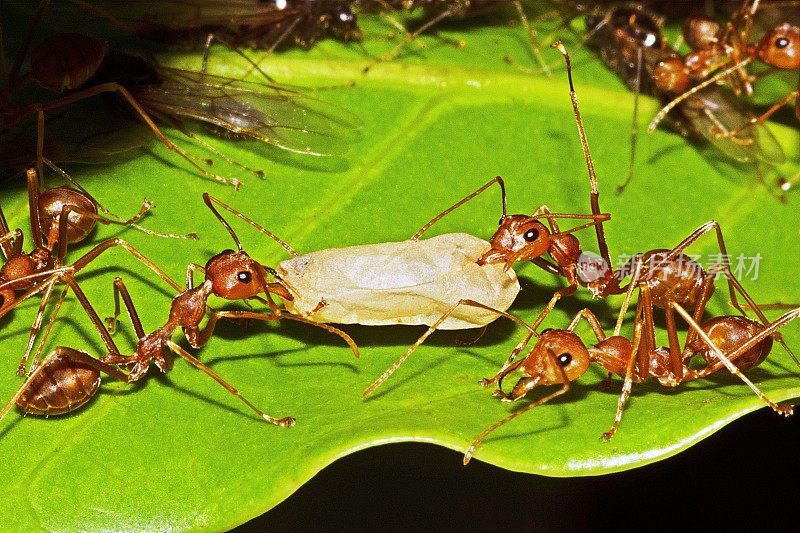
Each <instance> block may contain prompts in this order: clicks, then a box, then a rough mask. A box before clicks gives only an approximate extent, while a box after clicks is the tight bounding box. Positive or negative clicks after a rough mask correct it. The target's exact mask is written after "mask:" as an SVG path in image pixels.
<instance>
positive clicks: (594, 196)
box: [550, 41, 611, 265]
mask: <svg viewBox="0 0 800 533" xmlns="http://www.w3.org/2000/svg"><path fill="white" fill-rule="evenodd" d="M550 47H551V48H555V49H556V50H558V51H559V52H561V55H563V56H564V62H565V63H566V64H567V79H568V80H569V99H570V101H571V102H572V111H573V112H574V114H575V122H576V123H577V124H578V134H579V135H580V138H581V148H582V149H583V158H584V159H585V160H586V169H587V170H588V171H589V184H590V185H591V193H590V197H589V200H590V203H591V205H592V213H593V214H599V213H600V192H599V191H598V188H597V174H596V173H595V170H594V162H593V161H592V154H591V152H590V151H589V141H588V140H587V139H586V130H585V129H584V127H583V119H582V118H581V111H580V107H579V106H578V95H577V93H576V92H575V86H574V85H573V83H572V61H571V60H570V57H569V53H567V49H566V48H565V47H564V45H563V43H562V42H561V41H556V42H554V43H553V44H551V45H550ZM595 232H596V233H597V243H598V246H599V247H600V255H601V256H602V257H603V259H604V260H605V261H606V262H607V263H608V264H609V265H610V264H611V258H610V256H609V253H608V245H607V244H606V238H605V231H604V230H603V225H602V224H598V225H596V226H595Z"/></svg>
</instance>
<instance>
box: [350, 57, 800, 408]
mask: <svg viewBox="0 0 800 533" xmlns="http://www.w3.org/2000/svg"><path fill="white" fill-rule="evenodd" d="M553 47H554V48H556V49H558V50H559V51H560V52H561V53H562V54H563V56H564V60H565V61H566V65H567V74H568V79H569V86H570V98H571V100H572V104H573V110H574V113H575V117H576V122H577V124H578V131H579V134H580V138H581V145H582V147H583V151H584V157H585V159H586V164H587V168H588V170H589V176H590V182H591V183H592V193H591V196H590V199H591V206H592V214H593V216H594V217H601V216H602V214H601V213H600V207H599V194H598V192H597V177H596V175H595V171H594V164H593V162H592V159H591V154H590V153H589V146H588V142H587V140H586V133H585V130H584V128H583V122H582V119H581V115H580V110H579V108H578V105H577V96H576V94H575V89H574V86H573V83H572V68H571V62H570V58H569V54H567V51H566V49H565V48H564V46H563V45H562V44H561V43H560V42H556V43H554V44H553ZM457 205H458V204H457ZM545 217H546V215H545V216H537V215H536V214H534V216H530V217H529V216H526V215H513V216H503V217H502V218H501V219H500V227H499V228H498V229H497V231H496V232H495V234H494V236H493V237H492V238H491V240H490V243H491V248H490V249H489V250H488V251H487V252H486V253H485V254H484V255H483V256H482V257H481V259H480V260H479V263H500V264H503V265H505V268H507V269H510V268H511V266H512V265H513V264H514V263H515V262H517V261H523V260H529V261H531V262H532V263H533V264H535V265H537V266H539V267H540V268H542V269H544V270H546V271H547V272H550V273H553V274H556V275H559V276H563V277H565V278H566V280H567V282H568V283H569V285H568V286H567V287H564V288H563V289H559V290H558V291H556V292H555V294H553V297H552V298H551V299H550V302H549V303H548V304H547V306H546V307H545V308H544V310H543V311H542V312H541V313H540V314H539V316H538V317H537V318H536V320H534V321H533V324H532V326H531V329H532V330H536V328H538V327H539V325H540V324H541V323H542V322H543V321H544V319H545V318H546V317H547V315H548V314H549V313H550V311H552V310H553V308H554V307H555V305H556V303H557V302H558V301H559V300H560V299H561V298H563V297H565V296H571V295H572V294H574V293H575V292H576V291H577V289H578V287H579V286H583V287H586V288H587V289H589V292H591V293H592V296H593V297H595V298H605V297H607V296H611V295H615V294H623V293H624V292H625V291H626V290H627V289H628V287H629V286H630V283H629V284H628V285H626V286H622V285H621V283H622V282H623V280H624V279H625V278H626V277H627V276H628V275H630V273H631V264H630V262H629V263H628V264H626V265H624V266H623V267H622V268H619V269H616V270H614V269H612V264H611V259H610V256H609V252H608V245H607V243H606V240H605V233H604V231H603V228H602V225H601V224H595V229H596V233H597V240H598V246H599V249H600V256H599V257H598V256H591V255H588V254H585V253H583V252H582V249H581V246H580V241H578V239H577V237H575V236H574V235H572V234H571V233H569V234H567V235H559V236H558V238H554V235H553V234H551V232H550V231H548V229H547V227H546V226H544V224H542V223H541V222H540V221H539V220H538V219H539V218H545ZM711 231H713V232H715V233H716V236H717V244H718V246H719V250H720V254H721V257H722V258H723V264H722V265H721V266H720V267H719V269H718V271H717V269H715V271H714V272H706V271H705V270H703V268H702V266H701V265H700V264H699V263H697V262H696V261H694V260H693V259H692V258H690V257H689V256H687V255H685V254H684V250H685V249H686V248H687V247H688V246H689V245H691V244H692V243H694V242H695V241H697V240H698V239H699V238H700V237H702V236H703V235H705V234H706V233H709V232H711ZM555 233H556V234H558V233H559V232H557V231H556V232H555ZM544 253H548V254H549V255H550V257H551V258H552V260H553V261H552V262H551V261H548V260H547V259H545V258H544V257H542V256H543V254H544ZM642 263H643V266H642V272H641V277H640V279H639V280H638V281H637V283H638V284H646V285H648V286H649V290H650V292H651V294H652V300H653V305H655V306H656V307H659V308H661V309H664V311H665V315H666V321H667V324H668V326H669V324H674V323H675V317H674V311H673V305H672V304H673V303H677V304H679V305H681V306H684V307H686V308H688V309H690V310H694V309H695V308H697V306H698V303H699V302H700V301H701V300H700V298H701V295H702V294H704V293H705V292H706V291H708V293H709V294H710V293H711V291H713V289H714V279H715V278H716V276H717V273H718V272H719V273H722V274H723V275H724V276H725V277H726V278H727V279H728V287H729V291H730V297H731V303H732V305H733V306H734V307H736V308H737V309H738V310H740V311H742V313H744V311H743V310H742V309H741V306H740V305H739V303H738V301H737V299H736V295H735V286H736V284H737V283H738V282H737V281H736V279H735V277H734V276H733V274H732V273H731V270H730V266H729V264H728V253H727V249H726V247H725V241H724V238H723V236H722V231H721V229H720V227H719V224H718V223H717V222H716V221H709V222H707V223H705V224H703V225H702V226H700V227H699V228H697V229H696V230H695V231H693V232H692V233H691V234H690V235H689V236H688V237H686V238H685V239H684V240H683V241H681V242H680V243H679V244H678V245H677V246H675V247H674V248H672V249H670V250H668V249H654V250H650V251H648V252H646V253H644V254H642ZM744 297H745V299H746V301H747V303H748V305H749V306H750V307H751V308H752V309H753V310H754V312H755V313H756V315H757V316H758V318H759V319H760V320H761V321H762V322H764V323H767V324H768V321H767V319H766V317H765V316H764V315H763V313H762V312H761V310H760V309H759V307H758V306H757V305H756V303H755V302H754V301H752V299H751V298H750V297H749V295H747V294H746V293H744ZM462 305H467V306H473V307H479V308H484V307H485V305H480V304H479V305H476V302H474V301H466V300H465V301H461V302H459V303H458V304H456V305H455V306H453V307H452V308H451V309H450V310H449V311H448V313H446V314H445V315H444V316H443V317H442V320H443V319H444V318H446V317H447V316H448V314H450V313H453V312H455V310H456V309H457V308H458V307H460V306H462ZM501 311H502V310H501ZM498 314H499V313H498ZM436 328H437V324H434V325H432V326H431V327H430V328H429V329H428V331H426V332H425V333H424V334H423V335H422V336H421V337H420V338H419V339H418V340H417V341H416V342H415V343H414V344H412V345H411V346H410V347H409V348H408V349H407V350H406V352H405V353H404V354H403V355H402V356H401V357H400V358H399V359H398V360H397V361H396V362H395V363H394V364H392V366H390V367H389V368H388V369H387V370H386V371H385V372H384V373H383V374H382V375H381V376H380V377H379V378H378V379H376V380H375V381H374V382H373V383H372V384H371V385H370V386H369V387H368V388H367V389H366V390H365V391H364V393H363V394H364V396H365V397H366V396H369V395H371V394H372V393H373V392H374V391H375V390H376V389H377V388H378V387H379V386H380V385H381V384H382V383H383V382H384V381H386V380H387V379H388V378H389V377H390V376H391V375H392V374H393V373H394V371H395V370H396V369H397V368H398V367H399V366H400V365H401V364H402V363H403V361H405V360H406V359H407V358H408V357H409V356H410V355H411V353H413V352H414V351H415V350H416V349H417V348H418V347H419V346H420V345H421V344H422V343H423V342H424V341H425V339H427V338H428V337H429V336H430V335H431V334H432V333H433V332H434V331H435V330H436ZM777 338H778V339H779V341H780V342H783V341H782V340H781V339H780V337H779V336H778V337H777ZM783 345H784V348H785V349H786V350H787V351H789V353H791V351H790V350H789V348H788V347H787V346H786V345H785V344H783ZM515 356H516V353H512V356H511V357H510V358H509V359H508V360H507V361H506V363H505V365H504V368H506V367H509V366H510V365H512V363H513V360H514V357H515Z"/></svg>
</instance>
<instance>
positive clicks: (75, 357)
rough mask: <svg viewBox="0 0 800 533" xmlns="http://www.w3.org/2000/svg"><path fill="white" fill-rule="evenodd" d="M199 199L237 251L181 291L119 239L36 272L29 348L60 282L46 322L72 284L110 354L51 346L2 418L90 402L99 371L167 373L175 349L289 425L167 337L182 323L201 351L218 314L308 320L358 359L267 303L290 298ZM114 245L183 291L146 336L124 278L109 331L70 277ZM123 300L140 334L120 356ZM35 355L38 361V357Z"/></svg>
mask: <svg viewBox="0 0 800 533" xmlns="http://www.w3.org/2000/svg"><path fill="white" fill-rule="evenodd" d="M203 200H204V202H205V204H206V205H207V206H208V208H209V209H210V210H211V212H212V213H213V214H214V216H215V217H217V219H218V220H219V221H220V223H221V224H222V225H223V226H224V227H225V228H226V229H227V230H228V231H229V232H230V234H231V237H232V238H233V240H234V242H235V243H236V245H237V251H233V250H224V251H223V252H220V253H219V254H217V255H215V256H214V257H212V258H211V259H209V260H208V262H207V263H206V265H205V267H201V266H200V265H197V264H190V265H189V266H188V267H187V271H186V288H185V290H182V291H181V287H180V285H179V284H178V283H176V282H175V281H174V280H172V279H171V278H170V277H169V276H168V275H166V274H165V273H164V272H163V271H161V269H159V268H158V267H157V266H156V265H155V264H154V263H153V262H152V261H150V260H149V259H147V258H146V257H145V256H143V255H142V254H141V253H139V252H138V251H137V250H136V249H135V248H133V247H131V246H130V245H128V244H127V243H125V242H124V241H121V240H119V239H112V240H109V241H106V242H105V243H102V244H100V245H98V246H96V247H95V248H94V249H92V251H90V252H89V253H88V254H86V255H85V256H84V257H82V258H81V259H79V260H78V261H76V263H75V264H73V265H71V266H69V267H61V268H58V269H53V270H52V271H50V272H49V273H40V274H38V276H39V277H44V276H45V275H46V276H47V277H46V278H45V279H44V280H42V281H41V282H40V283H39V285H38V287H37V288H36V289H33V290H31V291H29V293H27V294H26V295H25V298H27V297H29V296H30V295H31V294H32V293H34V292H39V291H42V290H45V289H44V288H45V287H46V290H47V293H46V294H45V296H44V297H43V302H42V305H41V306H40V309H39V313H38V315H37V319H36V322H35V324H34V326H33V327H32V328H31V332H30V338H31V341H30V342H29V349H30V345H31V344H32V343H33V339H34V338H35V337H36V336H37V335H38V330H39V325H40V324H41V322H42V315H43V314H44V308H45V303H46V301H47V300H48V299H49V295H50V292H51V291H52V288H53V286H54V285H55V284H56V283H58V282H61V283H65V284H66V285H67V287H66V288H65V289H64V291H63V292H62V294H61V296H60V298H59V299H58V301H57V303H56V305H55V309H54V310H53V313H52V316H51V318H50V321H49V324H50V325H51V326H52V324H53V323H54V321H55V319H56V316H57V314H58V312H59V310H60V308H61V305H62V304H63V302H64V300H65V297H66V294H67V290H68V289H72V292H73V293H74V294H75V296H76V298H77V299H78V300H79V302H80V303H81V306H82V307H83V309H84V311H85V312H86V314H87V315H88V316H89V319H90V320H91V322H92V324H93V326H94V328H95V329H96V330H97V332H98V333H99V335H100V337H101V338H102V340H103V343H104V344H105V346H106V349H107V350H108V353H107V354H106V355H105V356H103V357H101V358H99V359H96V358H94V357H92V356H91V355H89V354H88V353H86V352H84V351H81V350H76V349H73V348H67V347H58V348H56V350H54V351H53V352H51V353H50V354H49V355H48V356H47V357H46V358H45V359H44V360H43V361H42V363H41V364H35V363H34V364H33V365H32V370H31V372H30V373H29V375H28V377H27V379H26V381H25V383H24V384H23V385H22V386H21V387H20V389H19V390H18V391H17V393H16V394H15V395H14V397H13V398H12V399H11V400H10V401H9V402H8V404H7V405H6V406H5V408H4V409H3V410H2V411H0V419H2V417H3V416H5V414H7V413H8V411H9V410H10V409H11V407H12V406H13V405H14V404H16V405H18V406H19V407H20V409H22V410H23V411H24V412H27V413H33V414H44V415H55V414H62V413H66V412H70V411H73V410H75V409H78V408H80V407H81V406H82V405H84V404H85V403H86V402H88V401H89V400H90V399H91V398H92V397H93V396H94V394H95V393H96V392H97V389H98V387H99V384H100V372H104V373H106V374H108V375H110V376H112V377H114V378H116V379H119V380H121V381H125V382H127V383H133V382H136V381H139V380H140V379H142V378H143V377H144V376H145V375H146V373H147V371H148V369H149V367H150V364H151V363H154V364H155V365H156V366H157V367H158V368H159V369H160V370H161V371H162V372H168V371H169V370H171V368H172V361H171V360H170V359H169V358H168V357H167V353H168V352H169V351H172V352H173V353H175V354H177V355H178V356H180V357H182V358H183V359H186V360H187V361H189V362H190V363H191V364H192V365H194V366H195V367H197V368H198V369H200V370H202V371H203V372H204V373H206V374H207V375H209V376H210V377H211V378H213V379H214V380H216V381H217V382H218V383H219V384H220V385H222V386H223V387H224V388H225V389H226V390H228V391H229V392H230V393H232V394H234V395H235V396H237V397H238V398H239V399H241V400H242V401H243V402H244V403H245V404H246V405H247V406H248V407H250V408H251V409H252V410H253V411H255V412H256V413H257V414H258V415H259V416H260V417H262V418H263V419H264V420H266V421H267V422H270V423H272V424H275V425H279V426H290V425H292V424H294V419H293V418H291V417H286V418H273V417H271V416H269V415H267V414H265V413H264V412H263V411H261V410H260V409H258V408H257V407H256V406H255V405H254V404H253V403H251V402H250V401H249V400H247V399H246V398H244V397H243V396H242V395H241V394H240V393H239V392H238V391H237V390H236V389H235V388H233V387H232V386H231V385H230V384H228V383H227V382H226V381H225V380H223V379H222V378H221V377H220V376H219V375H217V374H216V373H215V372H213V371H212V370H211V369H210V368H208V367H207V366H206V365H204V364H202V363H201V362H200V361H198V360H197V359H196V358H195V357H193V356H192V355H190V354H189V353H188V352H186V350H184V349H183V348H181V347H180V346H178V345H177V344H175V343H174V342H173V341H172V340H171V337H172V335H173V333H174V332H175V330H176V329H178V328H181V329H182V330H183V333H184V336H185V337H186V340H187V341H188V342H189V345H190V346H192V347H193V348H201V347H202V346H203V345H205V344H206V343H207V342H208V340H209V339H210V338H211V335H212V333H213V331H214V328H215V326H216V323H217V321H218V320H219V319H220V318H228V319H234V320H236V319H245V320H251V319H255V320H279V319H289V320H295V321H299V322H304V323H308V324H312V325H315V326H317V327H320V328H322V329H324V330H326V331H328V332H331V333H334V334H336V335H339V336H340V337H341V338H342V339H344V340H345V342H347V344H348V345H349V346H350V348H351V350H352V351H353V353H354V355H355V356H356V357H358V356H359V352H358V347H357V346H356V344H355V343H354V342H353V340H352V339H351V338H350V337H349V336H348V335H347V334H346V333H344V332H343V331H340V330H338V329H336V328H334V327H332V326H328V325H327V324H317V323H315V322H313V321H311V320H309V319H307V318H305V317H303V316H300V315H295V314H292V313H289V312H286V311H283V310H281V309H280V308H278V307H277V305H276V304H275V303H274V301H273V300H272V296H271V294H277V295H278V296H280V297H281V298H282V299H284V300H290V299H291V295H290V294H288V293H286V292H285V290H284V288H283V287H282V286H281V285H279V284H277V283H274V282H270V281H269V276H270V275H274V270H273V269H270V268H268V267H265V266H263V265H261V264H260V263H258V262H257V261H255V260H253V259H251V258H250V256H249V255H248V254H247V252H245V251H244V250H243V249H242V247H241V243H240V242H239V239H238V237H237V236H236V234H235V233H234V232H233V229H232V228H231V227H230V226H229V225H228V223H227V222H226V221H225V219H224V218H222V216H221V215H220V214H219V212H218V211H217V210H216V208H215V207H214V205H213V203H214V202H218V200H216V198H214V197H212V196H210V195H208V194H204V195H203ZM119 245H121V246H124V247H125V248H126V249H128V250H129V251H130V252H131V253H132V254H133V255H134V256H135V257H136V258H137V259H139V261H141V262H142V263H143V264H145V265H146V266H148V267H149V268H150V269H151V270H153V272H155V273H156V275H158V277H160V278H161V279H162V280H164V281H165V282H167V283H169V284H170V285H171V286H173V287H175V288H176V289H177V290H178V291H181V292H180V293H179V294H178V295H177V296H175V297H174V298H173V300H172V304H171V307H170V312H169V317H168V318H167V320H166V322H165V323H164V325H163V326H161V327H159V328H158V329H156V330H155V331H153V332H151V333H145V331H144V327H143V326H142V323H141V320H140V319H139V315H138V312H137V311H136V308H135V306H134V304H133V300H132V298H131V296H130V293H129V291H128V289H127V287H126V286H125V284H124V282H123V280H122V278H119V277H117V278H116V279H115V280H114V300H115V314H114V317H113V318H110V319H108V328H107V327H106V325H105V324H104V323H103V321H102V320H101V319H100V318H99V316H98V315H97V313H96V311H95V310H94V308H93V307H92V305H91V303H89V301H88V298H87V297H86V295H85V294H84V292H83V290H82V289H81V287H80V285H79V284H78V282H77V280H76V279H75V275H76V274H77V273H78V272H79V271H80V270H81V269H83V268H84V267H85V266H86V265H87V264H89V263H90V262H91V261H92V260H94V259H95V258H96V257H97V256H98V255H100V253H102V252H103V251H105V250H106V249H108V248H111V247H113V246H119ZM196 270H203V271H204V274H205V278H204V281H203V282H202V283H200V284H199V285H196V286H195V284H194V279H193V276H194V272H195V271H196ZM7 285H8V283H0V289H2V288H4V287H5V286H7ZM261 293H263V294H264V296H265V298H262V297H260V296H259V294H261ZM211 295H214V296H217V297H220V298H224V299H228V300H245V299H256V300H258V301H261V302H265V303H267V304H268V306H269V307H270V312H268V313H258V312H252V311H217V310H209V309H208V307H207V299H208V297H209V296H211ZM120 298H121V299H122V302H123V304H124V306H125V309H126V311H127V313H128V316H129V317H130V320H131V323H132V325H133V328H134V331H135V332H136V335H137V337H138V343H137V345H136V350H135V353H134V354H133V355H123V354H122V353H121V351H120V350H119V348H118V347H117V346H116V344H115V342H114V340H113V339H112V337H111V332H113V331H114V330H115V329H116V323H117V317H118V316H119V313H120V304H119V300H120ZM23 299H24V298H21V299H20V301H22V300H23ZM207 312H209V313H210V316H209V318H208V321H207V323H206V324H205V326H203V327H202V328H201V327H200V322H201V321H202V320H203V318H204V317H205V315H206V314H207ZM2 314H4V313H3V312H2V311H0V316H2ZM48 333H49V327H48V331H47V332H45V335H44V338H43V339H42V340H41V341H40V343H39V350H38V352H41V350H42V348H43V346H44V343H45V341H46V338H47V335H48ZM38 352H37V354H36V358H35V359H38V355H39V353H38Z"/></svg>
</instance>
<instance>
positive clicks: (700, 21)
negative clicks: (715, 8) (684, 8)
mask: <svg viewBox="0 0 800 533" xmlns="http://www.w3.org/2000/svg"><path fill="white" fill-rule="evenodd" d="M720 29H721V27H720V25H719V22H717V21H716V20H714V19H712V18H711V17H707V16H705V15H695V16H693V17H689V18H687V19H686V20H685V21H684V23H683V38H684V39H685V40H686V44H688V45H689V47H690V48H691V49H692V50H705V49H708V48H711V47H713V46H714V45H716V44H717V43H719V35H720Z"/></svg>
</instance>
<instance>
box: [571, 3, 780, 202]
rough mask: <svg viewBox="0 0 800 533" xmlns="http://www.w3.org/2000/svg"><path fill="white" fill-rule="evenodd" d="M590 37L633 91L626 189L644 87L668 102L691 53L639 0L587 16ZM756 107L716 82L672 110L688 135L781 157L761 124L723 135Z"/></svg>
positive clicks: (735, 151) (740, 157)
mask: <svg viewBox="0 0 800 533" xmlns="http://www.w3.org/2000/svg"><path fill="white" fill-rule="evenodd" d="M586 26H587V36H588V39H589V42H590V43H591V44H592V45H594V46H596V47H597V48H598V51H599V53H600V56H601V58H602V59H603V61H604V62H605V63H606V64H607V65H608V66H609V68H611V69H613V70H614V71H615V72H616V73H617V74H618V75H619V76H620V78H622V80H623V81H624V82H625V84H626V85H627V86H628V87H629V88H630V89H631V90H633V91H634V93H635V97H634V98H635V99H634V111H633V117H632V122H631V152H630V161H629V164H628V175H627V177H626V179H625V181H624V182H623V183H621V184H620V185H618V186H617V189H616V192H617V194H619V193H621V192H622V191H623V190H624V189H625V187H626V186H627V185H628V184H629V183H630V181H631V180H632V178H633V173H634V166H635V154H636V144H637V143H636V141H637V137H638V135H637V129H638V128H637V115H638V98H639V94H640V93H644V94H648V95H651V96H655V97H658V98H659V99H661V100H662V101H664V102H668V101H669V100H671V99H672V98H674V97H675V96H676V95H678V94H681V93H683V92H685V91H686V89H687V88H688V84H689V76H688V71H687V67H685V65H688V64H691V61H692V59H691V57H690V56H681V55H680V54H678V53H677V52H675V51H674V50H672V49H671V48H669V46H668V44H667V41H666V39H665V38H664V36H663V35H662V32H661V28H662V20H661V18H659V17H658V16H656V15H655V14H653V13H652V12H650V11H649V10H647V9H645V8H644V7H643V6H641V5H639V4H630V3H625V4H622V5H619V6H614V7H611V8H609V9H607V10H604V11H600V12H598V13H596V14H595V15H592V16H590V17H587V19H586ZM755 116H756V113H755V111H754V110H753V109H752V108H751V107H750V106H748V105H747V104H746V103H744V102H742V101H741V100H740V99H739V98H737V97H736V96H735V95H734V94H733V93H732V92H731V91H730V89H728V88H725V87H722V86H719V85H711V86H708V85H706V86H704V87H703V88H702V90H698V91H695V92H693V93H692V94H691V95H689V96H687V97H686V98H685V99H684V100H681V101H680V102H679V103H677V104H676V107H675V109H674V112H673V113H672V114H670V118H672V120H673V123H674V125H675V126H676V128H677V129H678V130H679V132H680V133H681V134H683V135H685V136H691V137H694V138H696V139H701V140H705V141H707V142H709V143H711V144H712V145H713V146H714V147H715V148H717V149H718V150H719V151H720V152H722V153H724V154H725V155H727V156H728V157H730V158H732V159H734V160H736V161H739V162H742V163H758V162H759V161H764V162H767V163H773V164H777V163H781V162H783V160H784V154H783V150H782V149H781V147H780V145H779V144H778V141H777V140H776V139H775V138H774V136H773V135H772V133H771V132H770V131H769V129H767V128H766V127H764V126H761V125H756V126H755V127H752V128H750V129H749V130H748V131H742V132H741V133H740V135H739V136H738V137H728V136H724V137H723V136H720V135H719V132H720V131H734V130H739V129H742V126H745V125H748V124H750V123H751V120H752V119H753V118H754V117H755Z"/></svg>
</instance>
